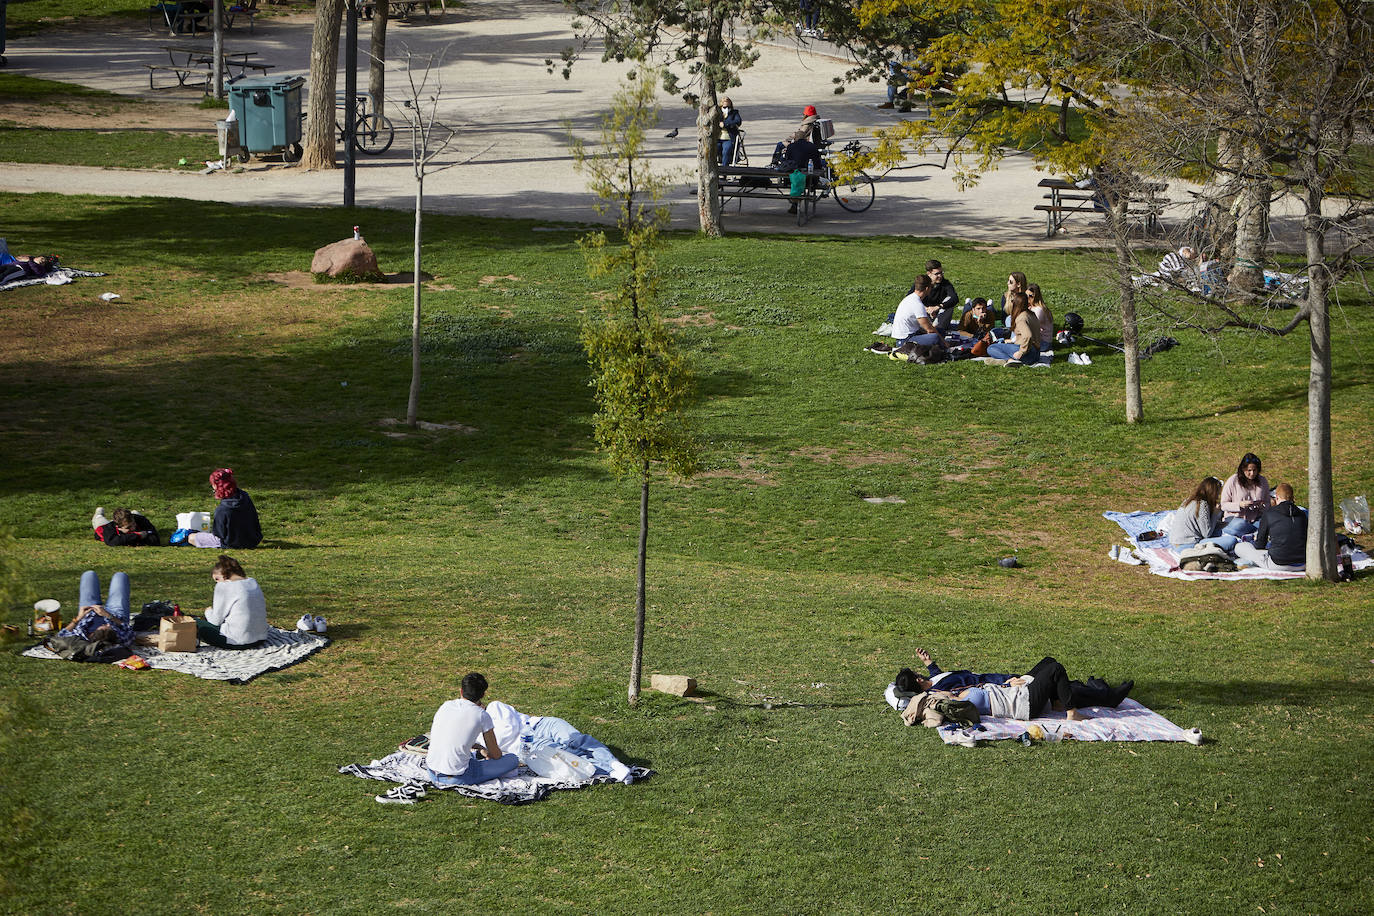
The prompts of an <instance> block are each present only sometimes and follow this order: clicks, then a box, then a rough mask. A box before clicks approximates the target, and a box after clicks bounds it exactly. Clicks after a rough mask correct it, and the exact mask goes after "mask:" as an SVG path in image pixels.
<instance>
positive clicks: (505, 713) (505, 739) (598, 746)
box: [487, 700, 634, 784]
mask: <svg viewBox="0 0 1374 916" xmlns="http://www.w3.org/2000/svg"><path fill="white" fill-rule="evenodd" d="M487 715H489V716H491V721H492V725H493V729H492V730H493V732H494V733H495V735H496V744H497V746H498V747H499V748H501V753H502V754H503V755H518V754H519V753H520V744H521V742H522V741H523V740H524V739H525V738H529V739H530V741H531V743H533V744H535V745H550V746H553V747H561V748H563V749H564V750H567V751H569V752H571V753H573V754H576V755H577V756H579V757H584V758H586V759H588V760H590V761H591V762H592V765H593V766H594V767H595V768H596V772H597V773H599V774H604V775H607V776H610V777H611V778H612V779H615V780H618V781H619V782H623V783H627V784H628V783H630V782H632V781H633V780H634V777H633V775H632V773H631V771H630V768H629V767H627V766H626V765H625V764H623V763H621V762H620V761H619V760H617V759H616V756H615V754H613V753H611V749H610V748H608V747H606V745H604V744H602V743H601V742H600V741H598V740H596V739H595V738H593V737H592V736H591V735H588V734H585V733H583V732H580V731H578V730H577V729H576V728H574V727H573V726H572V724H571V723H569V722H568V721H567V720H566V719H560V718H558V717H556V716H527V715H525V714H524V713H523V712H521V711H520V710H518V709H516V708H515V707H514V706H511V705H510V704H509V703H502V702H501V701H499V700H493V701H492V702H490V703H488V704H487Z"/></svg>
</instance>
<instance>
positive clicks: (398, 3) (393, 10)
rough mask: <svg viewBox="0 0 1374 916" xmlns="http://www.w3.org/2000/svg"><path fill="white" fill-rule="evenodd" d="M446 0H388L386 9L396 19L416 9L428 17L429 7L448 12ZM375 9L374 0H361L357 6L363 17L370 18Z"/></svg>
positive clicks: (406, 16) (440, 12) (408, 15)
mask: <svg viewBox="0 0 1374 916" xmlns="http://www.w3.org/2000/svg"><path fill="white" fill-rule="evenodd" d="M447 3H448V0H388V10H389V12H390V14H391V16H392V17H394V18H396V19H409V18H410V14H411V13H413V12H415V10H416V9H423V10H424V11H425V18H426V19H428V18H429V11H430V8H431V7H433V6H437V7H439V15H440V16H442V15H443V14H444V13H446V12H448V5H447ZM376 9H377V3H376V0H363V2H362V3H361V4H359V6H358V11H359V12H360V13H361V14H362V17H363V18H364V19H371V18H372V14H373V13H374V12H375V11H376Z"/></svg>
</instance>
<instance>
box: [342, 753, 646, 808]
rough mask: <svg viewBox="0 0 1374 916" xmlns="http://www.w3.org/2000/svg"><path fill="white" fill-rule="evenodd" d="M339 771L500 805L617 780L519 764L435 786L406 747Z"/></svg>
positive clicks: (642, 770) (636, 774) (642, 772)
mask: <svg viewBox="0 0 1374 916" xmlns="http://www.w3.org/2000/svg"><path fill="white" fill-rule="evenodd" d="M339 772H340V773H344V774H347V775H349V776H357V777H360V778H362V779H380V780H382V781H383V782H396V783H407V782H418V783H423V784H424V785H425V788H426V789H429V790H430V791H437V790H440V789H442V790H444V791H446V792H448V791H453V792H457V793H458V794H459V795H466V796H467V797H469V798H484V799H487V800H488V801H494V802H500V803H501V804H503V805H525V804H529V803H530V802H537V801H541V800H542V799H544V798H546V797H547V796H548V794H549V793H550V792H552V791H553V790H554V789H581V788H584V787H585V786H595V785H601V784H602V783H613V784H618V783H616V780H614V779H612V778H611V777H609V776H597V777H595V778H594V779H593V780H592V781H591V782H587V783H576V782H559V781H558V780H556V779H546V778H544V777H543V776H540V775H538V774H536V773H535V772H534V771H533V770H531V769H529V768H527V767H526V766H525V765H524V764H521V765H520V768H519V769H518V770H516V771H515V775H513V776H507V777H504V778H501V779H489V780H487V781H486V782H479V783H478V784H477V785H475V786H436V785H435V784H434V783H432V782H430V781H429V774H428V773H427V772H426V771H425V758H424V757H423V756H422V755H420V754H412V753H410V752H409V751H396V752H395V753H394V754H390V755H388V756H386V757H383V758H382V759H381V760H374V761H372V762H371V763H369V764H366V765H363V764H359V763H350V764H348V765H347V766H341V767H339ZM653 774H654V771H653V770H650V769H648V768H646V767H630V775H631V777H632V781H634V782H639V781H640V780H641V779H648V778H649V777H650V776H652V775H653Z"/></svg>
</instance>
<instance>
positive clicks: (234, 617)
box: [205, 579, 267, 646]
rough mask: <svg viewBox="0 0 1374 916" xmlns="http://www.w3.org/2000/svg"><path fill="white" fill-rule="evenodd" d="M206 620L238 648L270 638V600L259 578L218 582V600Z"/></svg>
mask: <svg viewBox="0 0 1374 916" xmlns="http://www.w3.org/2000/svg"><path fill="white" fill-rule="evenodd" d="M205 619H206V620H208V621H210V622H211V623H213V624H214V625H215V626H217V627H219V632H220V635H221V636H223V637H224V638H225V639H226V640H228V641H229V642H231V643H233V644H234V645H236V646H246V645H248V644H250V643H255V642H257V641H258V640H260V639H266V638H267V598H266V597H265V596H264V595H263V593H262V589H261V588H259V587H258V580H257V579H229V580H225V581H224V582H216V583H215V601H214V604H212V605H211V606H210V609H209V610H208V611H206V612H205Z"/></svg>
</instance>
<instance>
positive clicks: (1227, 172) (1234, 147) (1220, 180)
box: [1199, 130, 1241, 264]
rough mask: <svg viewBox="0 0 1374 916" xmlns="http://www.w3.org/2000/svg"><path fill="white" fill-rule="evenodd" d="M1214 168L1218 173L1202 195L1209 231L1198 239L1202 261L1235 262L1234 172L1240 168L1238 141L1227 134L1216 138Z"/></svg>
mask: <svg viewBox="0 0 1374 916" xmlns="http://www.w3.org/2000/svg"><path fill="white" fill-rule="evenodd" d="M1217 167H1218V169H1219V174H1218V175H1217V176H1215V177H1214V178H1213V179H1212V181H1211V182H1210V185H1211V186H1210V187H1209V188H1208V190H1207V192H1206V195H1205V197H1206V200H1207V215H1208V216H1209V217H1211V219H1210V220H1209V223H1210V226H1209V229H1210V231H1209V232H1208V233H1207V237H1206V238H1203V239H1200V240H1199V242H1200V245H1199V248H1200V250H1201V251H1202V254H1203V260H1206V259H1207V258H1209V257H1211V258H1215V259H1217V260H1218V261H1220V262H1221V263H1223V264H1233V263H1235V256H1236V214H1235V207H1234V205H1235V201H1236V198H1237V197H1238V196H1239V187H1240V186H1239V181H1240V178H1239V176H1238V173H1239V172H1240V169H1241V156H1240V140H1239V139H1237V138H1236V137H1235V135H1233V134H1231V133H1229V132H1228V131H1224V130H1223V131H1221V133H1219V134H1218V135H1217Z"/></svg>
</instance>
